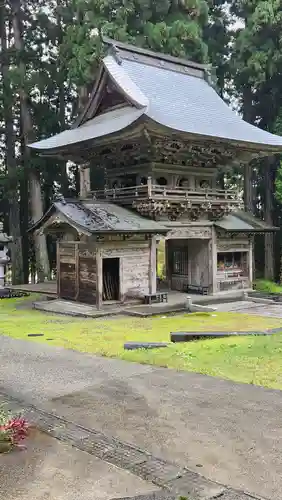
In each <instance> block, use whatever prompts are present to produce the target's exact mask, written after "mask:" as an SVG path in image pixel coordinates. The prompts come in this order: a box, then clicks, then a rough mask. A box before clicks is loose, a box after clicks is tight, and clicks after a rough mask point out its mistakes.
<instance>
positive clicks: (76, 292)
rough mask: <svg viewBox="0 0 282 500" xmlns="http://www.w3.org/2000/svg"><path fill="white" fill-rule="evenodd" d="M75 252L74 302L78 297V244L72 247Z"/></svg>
mask: <svg viewBox="0 0 282 500" xmlns="http://www.w3.org/2000/svg"><path fill="white" fill-rule="evenodd" d="M74 252H75V254H74V255H75V300H78V297H79V243H75V245H74Z"/></svg>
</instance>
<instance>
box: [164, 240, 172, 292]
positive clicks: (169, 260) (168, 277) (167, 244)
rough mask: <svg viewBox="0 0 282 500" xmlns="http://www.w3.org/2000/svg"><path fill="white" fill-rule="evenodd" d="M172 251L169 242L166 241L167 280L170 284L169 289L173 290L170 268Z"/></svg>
mask: <svg viewBox="0 0 282 500" xmlns="http://www.w3.org/2000/svg"><path fill="white" fill-rule="evenodd" d="M170 262H171V258H170V249H169V240H168V239H166V240H165V278H166V281H167V282H168V286H169V288H171V267H170Z"/></svg>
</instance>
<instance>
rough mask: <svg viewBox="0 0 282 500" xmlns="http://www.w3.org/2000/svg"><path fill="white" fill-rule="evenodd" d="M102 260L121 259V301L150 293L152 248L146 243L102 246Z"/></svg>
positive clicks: (116, 243) (115, 243) (120, 243)
mask: <svg viewBox="0 0 282 500" xmlns="http://www.w3.org/2000/svg"><path fill="white" fill-rule="evenodd" d="M100 248H101V255H102V259H105V258H114V257H118V258H119V259H120V273H119V274H120V299H121V300H125V299H126V298H138V297H141V296H142V295H144V294H146V293H149V281H150V280H149V275H150V248H149V241H146V242H133V241H128V242H126V241H125V242H114V243H104V244H103V245H101V246H100Z"/></svg>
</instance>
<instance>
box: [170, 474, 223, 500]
mask: <svg viewBox="0 0 282 500" xmlns="http://www.w3.org/2000/svg"><path fill="white" fill-rule="evenodd" d="M166 488H167V489H168V490H169V491H171V492H173V493H175V494H176V495H181V496H186V497H188V498H191V499H193V500H210V499H213V498H215V497H217V496H219V495H221V494H222V493H223V492H224V491H225V489H226V488H225V487H224V486H222V485H221V484H217V483H214V482H212V481H209V480H208V479H205V478H204V477H202V476H200V474H197V473H196V472H192V471H187V472H186V474H185V475H184V476H182V477H180V478H178V479H174V480H172V481H169V482H168V483H167V484H166Z"/></svg>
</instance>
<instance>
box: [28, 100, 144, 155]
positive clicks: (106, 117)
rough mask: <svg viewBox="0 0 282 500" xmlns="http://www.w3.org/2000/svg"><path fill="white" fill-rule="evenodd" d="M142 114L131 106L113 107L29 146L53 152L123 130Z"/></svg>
mask: <svg viewBox="0 0 282 500" xmlns="http://www.w3.org/2000/svg"><path fill="white" fill-rule="evenodd" d="M142 114H143V111H142V110H140V109H136V108H135V107H132V106H127V107H123V108H119V109H115V110H113V111H109V112H108V113H107V114H103V115H99V116H97V117H96V118H93V119H92V120H89V121H88V122H86V123H85V124H83V125H82V126H81V127H78V128H74V129H70V130H65V131H64V132H60V133H59V134H56V135H53V136H52V137H49V138H48V139H43V140H42V141H38V142H34V143H33V144H30V145H29V147H30V148H32V149H36V150H37V151H44V150H51V151H54V152H55V151H56V150H57V149H59V148H62V147H63V146H70V145H74V144H78V143H81V142H84V141H89V140H92V139H95V138H97V137H102V136H103V135H107V134H112V133H114V132H118V131H119V130H123V129H125V128H126V127H128V126H129V125H131V123H133V122H134V121H136V120H137V119H138V118H139V117H140V116H142Z"/></svg>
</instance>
